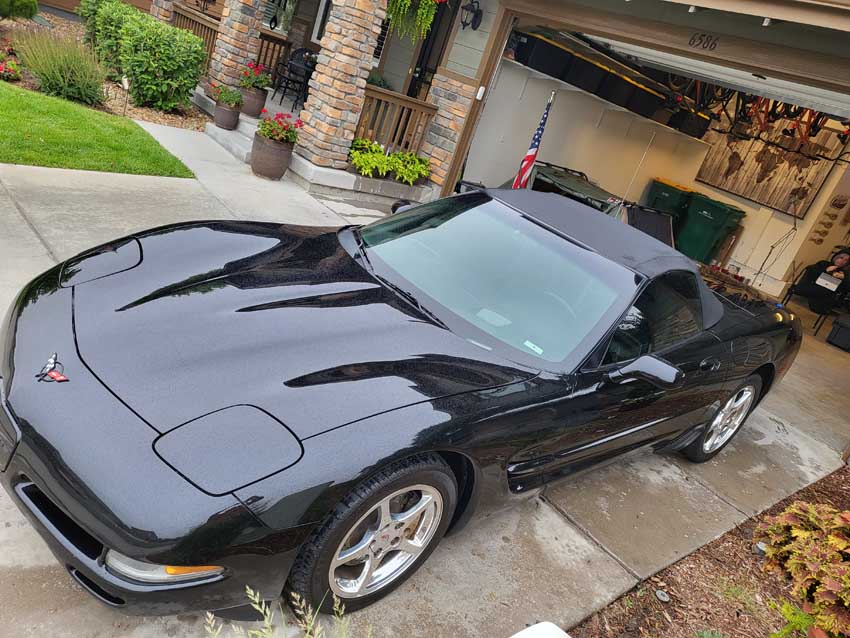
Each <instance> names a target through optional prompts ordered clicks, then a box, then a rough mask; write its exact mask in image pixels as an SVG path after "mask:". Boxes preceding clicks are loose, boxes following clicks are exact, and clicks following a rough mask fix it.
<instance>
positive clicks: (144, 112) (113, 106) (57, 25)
mask: <svg viewBox="0 0 850 638" xmlns="http://www.w3.org/2000/svg"><path fill="white" fill-rule="evenodd" d="M38 17H39V19H44V20H45V21H47V22H49V23H50V29H51V31H52V32H53V33H55V34H56V35H58V36H62V37H67V38H72V39H75V40H82V39H83V35H84V30H83V24H82V23H81V22H76V21H73V20H66V19H65V18H61V17H59V16H56V15H53V14H51V13H44V12H43V13H39V16H38ZM33 28H35V29H44V28H47V27H44V26H42V25H39V24H37V23H34V22H30V21H22V20H18V21H13V20H5V21H3V23H2V24H0V42H2V41H3V40H10V41H11V42H12V43H13V44H14V41H15V33H16V32H17V31H20V30H22V29H33ZM22 76H23V77H22V79H21V81H20V82H15V86H18V87H20V88H23V89H29V90H31V91H37V90H38V80H36V78H34V77H33V76H32V74H31V73H29V72H28V71H27V70H26V68H23V69H22ZM103 93H104V95H105V96H106V100H105V102H104V103H103V104H101V105H100V106H98V107H96V108H97V110H99V111H104V112H106V113H112V114H114V115H122V116H123V115H126V117H129V118H132V119H134V120H142V121H144V122H153V123H154V124H163V125H165V126H175V127H178V128H185V129H192V130H196V131H203V130H204V127H205V126H206V124H207V122H212V118H211V117H210V116H209V115H207V114H206V113H205V112H204V111H202V110H201V109H199V108H198V107H197V106H195V105H194V104H190V105H189V106H187V107H185V108H181V109H178V110H176V111H174V112H172V113H163V112H162V111H157V110H155V109H149V108H146V107H142V106H135V105H134V104H133V103H132V101H131V100H128V99H127V92H126V91H125V90H124V88H123V87H122V86H121V85H120V84H116V83H115V82H109V81H107V82H106V83H104V85H103ZM125 106H126V108H125Z"/></svg>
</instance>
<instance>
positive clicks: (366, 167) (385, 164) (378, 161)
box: [348, 139, 393, 177]
mask: <svg viewBox="0 0 850 638" xmlns="http://www.w3.org/2000/svg"><path fill="white" fill-rule="evenodd" d="M348 161H349V162H350V163H351V166H352V167H353V168H354V169H355V170H356V171H357V172H358V173H360V174H361V175H363V176H364V177H374V176H375V173H377V174H378V176H379V177H386V175H387V173H389V172H390V171H391V170H392V168H393V167H392V162H391V161H390V158H389V156H388V155H386V154H385V153H384V149H383V148H381V145H380V144H377V143H375V142H370V141H369V140H363V139H357V140H354V142H352V144H351V151H350V152H349V154H348Z"/></svg>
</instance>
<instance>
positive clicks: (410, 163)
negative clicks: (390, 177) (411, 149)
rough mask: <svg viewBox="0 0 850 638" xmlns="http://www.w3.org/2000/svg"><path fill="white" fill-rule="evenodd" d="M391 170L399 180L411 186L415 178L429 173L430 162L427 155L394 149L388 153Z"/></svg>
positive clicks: (426, 175)
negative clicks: (421, 155)
mask: <svg viewBox="0 0 850 638" xmlns="http://www.w3.org/2000/svg"><path fill="white" fill-rule="evenodd" d="M390 162H391V164H392V170H393V172H394V173H395V178H396V180H398V181H399V182H404V183H405V184H407V185H409V186H413V184H414V183H415V182H416V180H418V179H421V178H423V177H428V176H429V175H430V174H431V163H430V162H429V161H428V158H427V157H419V156H417V155H416V154H415V153H402V152H401V151H396V152H395V153H393V154H392V155H390Z"/></svg>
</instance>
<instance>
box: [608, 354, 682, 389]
mask: <svg viewBox="0 0 850 638" xmlns="http://www.w3.org/2000/svg"><path fill="white" fill-rule="evenodd" d="M627 379H641V380H643V381H646V382H648V383H651V384H652V385H656V386H658V387H659V388H678V387H679V386H681V385H682V383H683V381H684V379H685V373H684V372H682V371H681V370H680V369H679V368H677V367H676V366H673V365H670V364H669V363H667V362H666V361H662V360H661V359H659V358H658V357H654V356H652V355H651V354H645V355H643V356H642V357H638V358H637V359H635V360H634V361H632V362H631V363H627V364H626V365H624V366H623V367H622V368H619V369H617V370H613V371H612V372H609V373H608V380H609V381H612V382H613V383H622V382H623V381H626V380H627Z"/></svg>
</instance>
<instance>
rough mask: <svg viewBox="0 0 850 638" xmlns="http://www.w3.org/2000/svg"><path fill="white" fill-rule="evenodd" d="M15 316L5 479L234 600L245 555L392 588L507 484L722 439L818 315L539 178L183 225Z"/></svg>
mask: <svg viewBox="0 0 850 638" xmlns="http://www.w3.org/2000/svg"><path fill="white" fill-rule="evenodd" d="M3 325H4V335H3V337H2V340H0V345H2V350H3V355H2V367H0V375H1V376H2V379H0V399H2V407H3V409H2V410H0V471H2V474H1V475H0V476H2V482H3V484H4V486H5V487H6V489H7V490H8V492H9V493H10V494H11V496H12V498H13V500H14V501H15V502H16V503H17V505H18V506H19V507H20V508H21V510H22V511H23V512H24V513H25V514H26V516H27V517H28V518H29V520H30V521H31V522H32V524H33V525H34V526H35V527H36V529H37V530H38V531H39V532H40V534H41V535H42V536H43V537H44V538H45V539H46V540H47V542H48V543H49V545H50V547H51V548H52V550H53V551H54V553H55V554H56V556H57V558H58V559H59V561H61V563H62V564H63V565H65V566H67V569H68V571H69V572H70V574H71V575H72V576H73V577H74V578H75V579H76V580H77V581H79V583H80V584H81V585H82V586H83V587H84V588H86V589H87V590H88V591H89V592H91V593H92V594H93V595H94V596H96V597H97V598H99V599H100V600H102V601H103V602H105V603H107V604H109V605H113V606H115V607H117V608H120V609H122V610H124V611H126V612H128V613H137V614H171V613H177V612H185V611H188V610H219V612H220V613H224V614H225V615H226V614H227V612H221V610H230V613H231V614H235V613H236V611H238V610H235V608H237V607H238V606H241V605H243V604H244V602H245V600H244V598H243V591H244V589H243V588H244V586H245V585H246V584H249V585H251V586H252V587H253V588H255V589H257V590H259V591H260V592H261V593H262V595H264V596H266V597H268V598H269V599H274V598H276V597H278V596H280V594H281V592H282V591H284V590H285V589H287V588H288V589H289V590H290V591H293V592H297V593H299V594H301V595H302V596H303V597H305V598H306V599H307V600H308V601H309V602H311V603H312V604H313V605H320V604H321V605H322V606H323V608H324V609H327V608H328V606H329V605H330V598H331V597H330V596H326V594H327V592H328V590H330V591H331V592H333V593H334V594H335V595H336V596H338V597H340V598H342V599H343V601H344V603H345V604H346V607H347V608H348V609H356V608H358V607H362V606H364V605H367V604H369V603H371V602H373V601H375V600H377V599H378V598H381V597H382V596H384V595H386V594H387V593H388V592H390V591H391V590H392V589H394V588H395V587H397V586H399V585H400V584H401V583H402V582H403V581H404V580H405V578H407V577H408V576H410V574H411V573H412V572H414V571H415V570H416V569H417V568H418V567H419V566H420V565H421V564H422V563H423V562H424V560H425V559H426V558H427V556H428V555H429V554H430V553H431V552H432V551H433V550H434V548H435V546H436V545H437V543H438V542H439V541H440V539H441V538H442V537H443V535H444V534H446V533H447V532H448V531H451V530H456V529H459V528H460V527H462V526H463V524H464V523H465V522H466V521H467V520H468V519H469V517H470V516H471V515H472V514H473V513H474V512H475V511H476V509H480V508H481V507H484V506H485V505H486V504H488V503H492V502H498V501H504V500H505V499H506V498H507V497H509V496H511V495H520V494H533V493H534V492H535V488H538V487H540V486H542V485H544V484H546V483H548V482H550V481H553V480H555V479H559V478H562V477H565V476H567V475H569V474H571V473H574V472H576V471H577V470H579V469H583V468H585V467H587V466H590V465H592V464H594V463H597V462H599V461H601V460H603V459H606V458H609V457H611V456H613V455H616V454H620V453H622V452H625V451H627V450H631V449H633V448H636V447H638V446H644V445H653V446H655V448H656V449H658V450H681V451H682V452H683V453H684V454H685V455H686V456H687V457H688V458H690V459H692V460H694V461H697V462H699V461H704V460H706V459H708V458H710V457H712V456H714V455H715V454H717V453H718V452H719V451H720V450H721V449H722V448H723V446H724V445H726V444H727V443H728V442H729V440H730V439H731V438H732V437H733V436H734V435H735V433H736V432H737V431H738V429H739V428H740V427H741V425H742V423H743V421H744V419H745V418H746V417H747V415H748V414H749V412H750V411H751V410H752V409H753V407H754V406H755V405H756V404H757V403H758V401H759V400H761V398H762V397H763V396H764V394H765V393H766V392H767V391H768V390H769V389H770V388H771V386H772V385H774V384H775V383H776V382H777V381H778V380H779V379H780V378H781V377H782V375H783V374H784V373H785V372H786V371H787V370H788V367H789V366H790V365H791V362H792V361H793V359H794V356H795V354H796V352H797V350H798V348H799V345H800V341H801V331H800V324H799V320H798V319H796V318H794V317H793V316H792V315H790V314H789V313H788V312H786V311H785V310H784V309H782V308H781V307H778V306H775V305H773V306H771V305H766V304H758V303H756V304H750V305H749V306H748V307H747V308H743V307H741V306H738V305H736V304H734V303H732V302H730V301H728V300H726V299H724V298H722V297H720V296H718V295H716V294H715V293H714V292H712V291H711V290H709V288H708V287H707V286H706V285H705V283H704V282H703V281H702V280H701V279H700V277H699V275H698V270H697V268H696V266H695V265H694V264H693V262H691V261H690V260H688V259H687V258H685V257H684V256H682V255H681V254H679V253H677V252H675V251H674V250H672V249H671V248H669V247H667V246H665V245H664V244H662V243H660V242H658V241H655V240H654V239H652V238H650V237H648V236H647V235H645V234H643V233H641V232H640V231H637V230H635V229H633V228H630V227H629V226H627V225H625V224H623V223H621V222H619V221H617V220H615V219H612V218H610V217H607V216H605V215H602V214H600V213H599V212H598V211H595V210H593V209H591V208H589V207H587V206H584V205H582V204H579V203H577V202H573V201H570V200H568V199H565V198H563V197H559V196H557V195H551V194H543V193H535V192H529V191H485V192H473V193H468V194H464V195H459V196H457V197H453V198H449V199H443V200H440V201H436V202H433V203H429V204H425V205H422V206H418V207H415V208H412V209H409V210H405V211H403V212H399V213H398V214H396V215H394V216H392V217H389V218H387V219H384V220H381V221H379V222H376V223H374V224H371V225H369V226H365V227H360V228H358V227H346V228H342V229H328V228H325V229H322V228H305V227H294V226H280V225H276V224H267V223H247V222H203V223H189V224H180V225H174V226H168V227H164V228H157V229H154V230H151V231H148V232H144V233H140V234H137V235H135V236H132V237H127V238H124V239H120V240H117V241H114V242H112V243H110V244H107V245H104V246H101V247H99V248H96V249H94V250H92V251H89V252H87V253H84V254H82V255H80V256H78V257H75V258H73V259H70V260H68V261H67V262H65V263H64V264H62V265H60V266H57V267H55V268H53V269H51V270H49V271H48V272H46V273H44V274H43V275H41V276H40V277H38V278H36V279H35V280H34V281H32V282H31V283H30V284H29V285H28V286H27V287H26V288H25V289H24V290H23V291H22V292H21V293H20V295H19V296H18V298H17V300H16V301H15V303H14V304H13V306H12V308H11V310H10V313H9V315H8V317H7V318H6V320H5V321H4V324H3ZM322 601H324V602H322Z"/></svg>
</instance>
